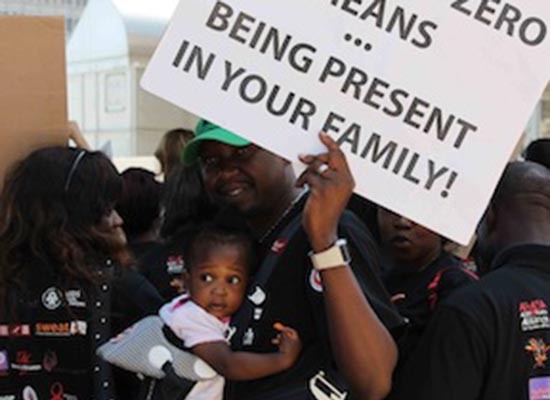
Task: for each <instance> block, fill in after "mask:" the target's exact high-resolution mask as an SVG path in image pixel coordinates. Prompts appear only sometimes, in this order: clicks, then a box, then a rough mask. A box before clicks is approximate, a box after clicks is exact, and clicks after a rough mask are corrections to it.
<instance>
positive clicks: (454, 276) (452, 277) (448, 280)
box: [437, 268, 479, 303]
mask: <svg viewBox="0 0 550 400" xmlns="http://www.w3.org/2000/svg"><path fill="white" fill-rule="evenodd" d="M478 280H479V279H478V278H477V276H476V275H475V274H474V273H473V272H469V271H465V270H464V269H462V268H451V269H449V270H447V271H445V272H444V273H443V275H442V276H441V282H440V283H439V286H438V288H437V299H438V303H440V302H442V301H443V300H445V299H446V298H448V297H449V296H450V295H451V294H452V293H453V292H454V291H456V290H457V289H459V288H461V287H464V286H468V285H470V284H471V283H474V282H476V281H478Z"/></svg>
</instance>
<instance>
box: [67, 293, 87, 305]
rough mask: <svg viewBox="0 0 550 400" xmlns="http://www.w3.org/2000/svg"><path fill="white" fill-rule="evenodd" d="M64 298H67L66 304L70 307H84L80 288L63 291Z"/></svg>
mask: <svg viewBox="0 0 550 400" xmlns="http://www.w3.org/2000/svg"><path fill="white" fill-rule="evenodd" d="M65 298H66V299H67V304H69V306H71V307H79V308H82V307H86V302H85V301H84V300H83V299H82V290H80V289H75V290H67V291H66V292H65Z"/></svg>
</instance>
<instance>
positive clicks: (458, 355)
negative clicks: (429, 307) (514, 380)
mask: <svg viewBox="0 0 550 400" xmlns="http://www.w3.org/2000/svg"><path fill="white" fill-rule="evenodd" d="M485 342H486V339H485V338H484V335H483V334H482V332H481V331H480V328H479V324H476V322H475V321H473V320H472V318H470V317H468V316H467V315H465V314H464V313H462V312H461V311H459V310H457V309H455V308H453V307H449V306H446V305H444V304H443V305H441V306H440V308H439V310H438V312H436V314H435V316H434V318H433V319H432V321H431V322H430V324H429V326H428V329H427V330H426V332H425V334H424V336H423V337H422V340H421V342H420V344H419V345H418V347H417V349H416V351H415V353H414V354H413V356H412V357H411V359H410V361H409V362H408V363H407V365H405V370H404V373H403V374H402V375H401V379H400V381H399V382H398V383H397V385H396V387H395V392H394V394H393V395H392V397H391V398H392V400H400V399H403V400H405V399H422V400H441V399H445V400H475V399H478V398H479V394H480V390H481V385H482V382H483V376H484V374H483V371H484V366H485V365H486V363H487V360H488V355H487V349H488V346H487V343H485Z"/></svg>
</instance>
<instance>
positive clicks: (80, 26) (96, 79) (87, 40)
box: [0, 0, 550, 156]
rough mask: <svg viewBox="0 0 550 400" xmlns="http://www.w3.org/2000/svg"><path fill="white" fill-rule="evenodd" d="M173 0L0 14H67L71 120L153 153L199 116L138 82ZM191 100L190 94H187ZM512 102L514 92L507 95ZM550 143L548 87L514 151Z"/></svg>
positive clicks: (53, 2)
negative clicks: (540, 140) (171, 132)
mask: <svg viewBox="0 0 550 400" xmlns="http://www.w3.org/2000/svg"><path fill="white" fill-rule="evenodd" d="M177 3H178V0H0V15H2V14H4V15H5V14H8V15H64V16H65V21H66V31H67V74H68V97H69V98H68V106H69V118H70V119H72V120H76V121H77V122H78V123H79V125H80V127H81V129H82V131H83V133H84V135H85V137H86V138H87V139H88V141H89V142H90V144H91V145H92V147H94V148H100V147H102V146H105V145H109V146H110V147H111V148H112V150H113V154H114V155H115V156H134V155H151V154H153V152H154V149H155V147H156V144H157V143H158V140H159V138H160V136H161V135H162V134H163V133H164V132H165V131H166V130H168V129H171V128H174V127H179V126H181V127H186V128H189V127H193V126H194V123H195V121H196V117H194V116H193V115H191V114H189V113H186V112H184V111H182V110H180V109H177V108H176V107H174V106H171V105H170V104H168V103H166V102H164V101H162V100H159V99H157V98H155V97H154V96H152V95H149V94H148V93H145V92H144V91H143V90H141V89H140V87H139V80H140V79H141V75H142V74H143V71H144V69H145V67H146V65H147V62H148V60H149V59H150V57H151V56H152V54H153V51H154V49H155V47H156V45H157V43H158V41H159V40H160V37H161V35H162V32H163V31H164V29H165V27H166V25H167V24H168V21H169V18H170V16H171V14H172V11H173V10H174V8H175V6H176V5H177ZM190 95H192V94H190ZM509 95H510V96H513V94H509ZM538 137H550V85H549V86H548V87H547V89H546V91H545V93H544V95H543V96H542V98H541V101H540V102H539V103H538V105H537V107H536V108H535V110H534V112H533V115H532V117H531V119H530V121H529V124H528V126H527V127H526V128H525V135H524V136H523V138H522V140H521V141H520V143H518V147H517V153H519V152H520V151H521V149H523V148H524V147H525V146H526V145H527V144H528V143H529V142H531V141H532V140H533V139H536V138H538Z"/></svg>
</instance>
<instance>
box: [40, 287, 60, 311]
mask: <svg viewBox="0 0 550 400" xmlns="http://www.w3.org/2000/svg"><path fill="white" fill-rule="evenodd" d="M62 302H63V294H62V293H61V291H60V290H59V289H58V288H55V287H50V288H48V289H46V290H45V291H44V293H42V305H43V306H44V307H45V308H46V309H48V310H51V311H53V310H57V309H58V308H59V307H60V306H61V304H62Z"/></svg>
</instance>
